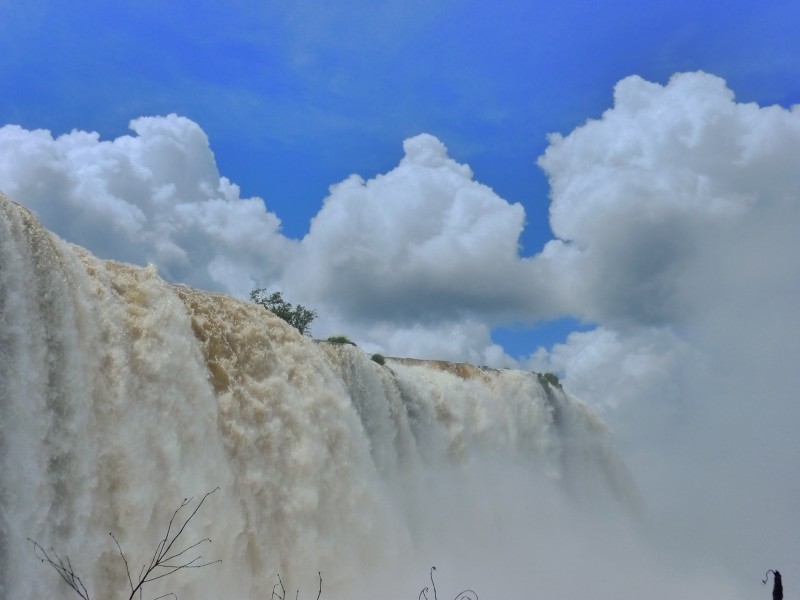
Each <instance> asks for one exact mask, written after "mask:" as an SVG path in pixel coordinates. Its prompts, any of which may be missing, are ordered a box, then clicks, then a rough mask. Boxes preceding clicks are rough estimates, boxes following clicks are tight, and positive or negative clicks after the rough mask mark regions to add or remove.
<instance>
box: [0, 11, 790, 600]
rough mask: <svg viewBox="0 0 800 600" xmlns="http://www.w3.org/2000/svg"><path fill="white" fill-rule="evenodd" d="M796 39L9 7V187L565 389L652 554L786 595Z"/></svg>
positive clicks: (336, 323)
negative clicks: (644, 522) (654, 542)
mask: <svg viewBox="0 0 800 600" xmlns="http://www.w3.org/2000/svg"><path fill="white" fill-rule="evenodd" d="M798 23H800V4H798V3H797V2H794V1H791V2H790V1H775V2H770V1H767V2H760V3H756V2H741V1H729V2H697V1H693V2H683V1H673V2H630V1H629V2H624V1H620V2H547V3H544V2H530V1H529V2H512V1H502V0H499V1H496V2H491V3H489V2H474V1H469V0H462V1H459V2H436V3H431V2H427V1H425V2H423V1H422V0H406V1H399V0H397V1H393V0H390V1H383V2H373V3H360V2H352V1H346V2H337V3H321V2H319V3H318V2H303V1H297V2H292V3H280V4H279V3H277V2H258V3H256V2H229V3H227V4H225V5H224V6H223V5H222V4H221V3H212V2H203V1H196V2H192V3H183V2H170V3H163V2H158V3H157V2H148V1H140V2H103V3H100V2H73V3H70V4H64V3H61V4H57V3H44V2H37V1H35V0H34V1H31V2H25V3H21V2H10V1H7V0H6V1H4V0H0V85H1V86H2V87H0V91H1V92H2V93H0V190H3V191H4V192H5V193H7V194H8V195H9V196H11V197H12V198H13V199H15V200H17V201H18V202H20V203H21V204H23V205H25V206H27V207H29V208H30V209H31V210H33V211H34V212H35V213H36V214H37V216H38V217H39V218H40V219H41V220H42V222H43V223H44V224H45V225H46V226H47V227H48V228H49V229H50V230H52V231H54V232H55V233H57V234H58V235H59V236H61V237H62V238H64V239H65V240H67V241H68V242H72V243H77V244H80V245H83V246H85V247H87V248H88V249H89V250H91V251H92V252H93V253H95V254H96V255H98V256H100V257H101V258H114V259H117V260H125V261H128V262H133V263H136V264H145V263H154V264H155V265H156V266H157V267H158V270H159V273H160V274H161V275H162V276H163V277H165V278H166V279H169V280H174V281H181V282H186V283H189V284H191V285H195V286H197V287H201V288H205V289H216V290H221V291H225V292H227V293H231V294H234V295H238V296H240V297H246V296H247V292H248V291H249V290H250V289H252V288H253V287H256V286H262V285H265V286H270V287H273V288H277V289H281V290H284V291H285V292H286V295H287V297H288V298H289V299H290V300H294V301H296V302H301V303H303V304H306V305H308V306H312V307H315V308H317V309H318V311H319V313H320V317H319V318H318V320H317V321H315V323H314V327H313V333H314V335H316V336H318V337H324V336H327V335H330V334H346V335H348V336H349V337H351V339H354V340H356V341H357V342H359V345H360V346H361V347H362V348H364V349H365V350H367V351H368V352H383V353H385V354H387V355H390V356H391V355H394V356H417V357H420V358H441V359H449V360H465V361H469V362H473V363H477V364H488V365H492V366H512V367H518V368H523V369H534V370H537V371H553V372H556V373H558V374H559V375H560V376H561V378H562V381H564V383H565V388H566V389H567V390H569V391H571V392H573V393H575V394H576V395H578V396H579V397H580V398H582V399H584V400H585V401H587V402H588V403H589V404H590V405H592V406H593V407H594V408H595V409H596V410H597V411H598V412H600V413H601V414H602V415H603V417H604V419H605V420H606V421H607V422H608V423H609V424H610V425H611V426H612V427H613V429H614V430H615V433H616V435H617V440H618V441H619V443H620V446H621V448H622V450H623V454H624V456H625V458H626V461H627V462H628V464H629V465H630V466H631V469H632V470H633V471H634V474H635V475H636V477H637V481H638V482H639V484H640V486H641V487H642V489H643V493H644V495H645V496H646V497H647V499H648V500H649V504H650V506H651V507H652V508H653V513H652V514H654V515H656V517H655V520H656V521H657V522H656V523H655V525H654V527H655V529H656V530H658V531H659V532H660V533H662V534H664V536H665V537H666V538H672V537H674V538H675V539H680V538H681V536H682V535H683V536H685V537H684V538H683V539H684V540H689V541H690V543H689V544H688V546H687V545H686V544H683V545H682V544H680V543H677V546H676V547H677V548H681V549H682V548H686V547H692V548H693V549H695V551H696V552H698V553H700V554H703V553H705V552H706V551H708V552H709V555H704V556H703V558H702V562H701V563H698V564H708V562H707V560H708V556H710V555H714V556H716V557H717V558H720V559H721V560H722V559H724V561H727V562H728V563H729V564H730V565H731V566H732V571H731V572H733V573H737V574H741V573H745V572H747V570H748V569H750V570H752V568H753V565H754V564H757V565H759V566H758V568H757V569H756V572H759V573H763V571H764V563H763V561H764V560H766V558H765V557H769V560H770V561H774V562H772V563H771V564H768V565H766V567H778V568H781V565H782V564H795V565H797V564H798V561H800V558H799V557H798V555H797V550H796V542H795V540H794V539H793V537H792V534H791V532H793V531H796V530H797V529H798V527H800V517H798V515H797V510H796V506H795V504H796V498H797V497H798V494H800V489H798V482H800V479H798V478H797V477H795V476H794V475H793V474H792V473H791V469H790V468H788V467H786V465H787V464H789V465H790V466H791V465H793V464H794V462H792V461H794V460H795V457H796V456H797V453H798V452H800V447H798V443H797V441H796V440H797V435H796V431H797V423H800V410H798V404H797V402H796V392H797V389H800V370H798V369H797V361H798V360H800V314H799V313H798V308H797V307H798V306H800V303H798V298H800V264H798V261H797V257H798V256H800V236H798V235H797V232H798V231H800V227H798V223H800V108H798V106H797V105H798V103H800V36H798V35H797V25H798ZM700 72H702V73H700ZM170 115H172V116H170ZM38 130H48V131H49V132H48V131H38ZM91 132H96V134H93V133H91ZM551 133H557V134H559V135H554V136H550V137H548V134H551ZM420 134H427V135H420ZM465 165H469V168H467V167H466V166H465ZM351 174H356V175H358V177H350V175H351ZM237 186H238V187H237ZM331 186H333V187H331ZM329 188H330V189H329ZM754 515H758V516H757V518H756V517H754ZM680 552H681V551H679V552H678V554H679V555H682V554H680ZM722 555H724V556H722ZM781 561H782V562H781ZM738 576H741V575H738ZM756 593H757V592H756ZM750 595H752V594H750Z"/></svg>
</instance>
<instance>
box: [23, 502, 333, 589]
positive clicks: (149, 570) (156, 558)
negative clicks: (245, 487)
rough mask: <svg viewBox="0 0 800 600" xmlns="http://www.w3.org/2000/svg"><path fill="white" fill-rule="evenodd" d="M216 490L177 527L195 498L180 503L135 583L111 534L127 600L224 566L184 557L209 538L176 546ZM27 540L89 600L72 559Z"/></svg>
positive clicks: (115, 539)
mask: <svg viewBox="0 0 800 600" xmlns="http://www.w3.org/2000/svg"><path fill="white" fill-rule="evenodd" d="M217 490H219V488H218V487H217V488H214V489H213V490H211V491H210V492H208V493H206V495H205V496H203V497H202V498H201V499H200V502H198V503H197V506H195V507H194V510H192V512H191V513H190V514H189V516H188V517H186V518H185V519H183V521H178V524H176V519H177V518H178V515H179V513H180V512H181V509H183V508H184V507H186V506H188V505H189V504H191V503H192V500H193V498H184V500H183V502H181V505H180V506H179V507H178V508H177V509H176V510H175V512H174V513H172V518H171V519H170V520H169V524H168V525H167V531H166V533H165V534H164V537H163V538H162V539H161V540H159V542H158V544H157V545H156V548H155V550H154V551H153V556H152V557H151V558H150V562H149V563H147V564H144V565H142V568H141V570H140V571H139V577H138V579H137V580H136V581H135V582H134V579H133V577H132V575H131V570H130V566H129V565H128V559H127V558H125V553H124V552H123V551H122V546H121V545H120V543H119V540H117V538H116V537H115V536H114V534H113V533H109V534H108V535H110V536H111V539H113V540H114V543H115V544H116V545H117V550H119V555H120V558H122V562H123V564H124V565H125V574H126V575H127V577H128V585H129V586H130V588H131V593H130V596H128V600H133V598H134V597H135V596H136V595H137V592H138V595H139V598H140V600H141V598H142V594H143V588H144V585H145V584H146V583H150V582H152V581H156V580H157V579H161V578H163V577H167V576H169V575H172V574H173V573H176V572H177V571H180V570H182V569H199V568H201V567H207V566H209V565H213V564H215V563H219V562H222V561H221V560H213V561H211V562H202V558H203V557H202V555H199V554H198V555H197V556H195V557H194V558H191V559H190V558H187V557H185V556H184V555H185V554H186V553H187V552H191V551H192V550H194V549H195V548H197V547H199V546H200V545H201V544H203V543H205V542H208V543H211V539H210V538H204V539H202V540H199V541H197V542H195V543H193V544H189V545H188V546H186V547H185V548H182V549H181V545H180V544H177V542H178V538H180V537H181V534H183V532H184V530H185V529H186V526H187V525H188V524H189V521H191V520H192V519H193V518H194V516H195V515H196V514H197V511H199V510H200V507H201V506H203V503H204V502H205V501H206V498H208V497H209V496H210V495H211V494H213V493H214V492H216V491H217ZM28 540H29V541H30V542H31V543H32V544H33V548H34V552H35V553H36V556H37V558H39V559H40V560H41V561H42V562H45V561H47V562H48V563H49V564H50V566H51V567H53V568H54V569H55V570H56V572H57V573H58V574H59V575H60V576H61V579H63V580H64V581H65V582H66V584H67V585H68V586H70V587H71V588H72V589H73V590H74V591H75V593H76V594H78V596H80V597H81V598H83V600H89V592H88V591H87V590H86V586H84V584H83V582H82V581H81V578H80V577H78V575H77V574H76V573H75V570H74V569H73V568H72V564H71V563H70V561H69V558H67V557H65V558H63V559H62V558H61V557H60V556H59V555H58V553H57V552H56V551H55V550H54V549H53V548H50V552H49V553H48V552H47V550H45V549H44V548H43V547H42V546H41V545H39V544H38V543H37V542H35V541H34V540H31V539H30V538H28ZM176 544H177V545H176ZM320 589H321V583H320ZM167 596H172V597H173V598H175V599H176V600H177V596H176V595H175V594H173V593H172V592H169V593H167V594H164V595H162V596H159V597H158V598H155V600H161V599H162V598H166V597H167ZM281 600H283V599H281ZM318 600H319V599H318Z"/></svg>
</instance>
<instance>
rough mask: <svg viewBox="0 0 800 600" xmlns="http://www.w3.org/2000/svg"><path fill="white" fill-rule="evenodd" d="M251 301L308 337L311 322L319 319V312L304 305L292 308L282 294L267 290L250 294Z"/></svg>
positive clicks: (262, 289) (257, 290) (263, 289)
mask: <svg viewBox="0 0 800 600" xmlns="http://www.w3.org/2000/svg"><path fill="white" fill-rule="evenodd" d="M250 300H252V301H253V302H255V303H256V304H260V305H261V306H263V307H264V308H266V309H267V310H268V311H270V312H272V313H274V314H275V315H277V316H279V317H280V318H281V319H283V320H284V321H286V322H287V323H289V325H291V326H292V327H294V328H295V329H297V331H299V332H300V333H302V334H303V335H308V333H309V331H308V328H309V327H310V326H311V322H312V321H313V320H314V319H316V318H317V311H315V310H311V309H309V308H306V307H305V306H303V305H302V304H298V305H297V306H292V304H291V302H286V300H284V299H283V296H282V295H281V293H280V292H272V293H271V294H270V293H269V292H268V291H267V288H258V289H256V290H253V291H252V292H250Z"/></svg>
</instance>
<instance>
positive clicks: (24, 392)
mask: <svg viewBox="0 0 800 600" xmlns="http://www.w3.org/2000/svg"><path fill="white" fill-rule="evenodd" d="M0 422H1V423H2V428H1V429H0V450H1V451H2V454H1V455H0V456H1V457H2V458H1V459H0V460H1V461H2V474H1V475H0V508H1V509H2V514H1V518H0V596H1V597H3V598H55V597H68V596H69V594H70V593H71V592H70V590H68V589H67V588H66V586H64V584H63V582H61V581H60V580H59V579H58V577H57V575H56V574H55V572H52V571H51V570H50V569H49V568H48V567H47V566H46V565H45V566H43V565H42V564H41V563H40V562H39V561H38V560H36V557H35V555H34V552H33V548H32V547H31V544H30V543H29V542H28V541H27V538H31V539H34V540H36V541H38V542H39V543H41V544H42V545H43V546H45V547H48V548H49V547H51V546H52V547H54V548H55V549H56V550H57V551H58V552H59V553H60V554H61V555H62V556H64V555H68V556H69V557H70V559H71V562H72V564H73V566H74V567H75V570H76V572H78V573H79V574H80V575H81V576H82V578H83V581H84V583H86V586H87V588H89V591H90V593H91V594H92V597H95V598H116V597H123V594H124V590H125V589H126V588H127V586H128V582H127V577H126V575H125V571H124V566H123V564H122V562H121V559H120V556H119V552H118V550H117V548H116V546H115V545H114V543H113V540H111V539H110V538H109V536H108V533H109V532H113V533H114V535H115V537H116V538H117V539H118V540H120V543H121V545H122V547H123V549H124V551H125V554H126V556H127V557H128V560H129V561H130V562H131V563H132V569H131V570H132V571H138V565H140V564H141V563H143V562H145V560H146V559H147V558H148V557H149V555H150V554H151V553H152V551H153V549H154V547H155V544H156V543H157V541H158V540H159V539H160V538H161V537H162V536H163V535H164V529H165V527H166V523H167V521H168V519H169V517H170V515H171V514H172V512H173V511H174V510H175V508H177V506H178V504H179V503H180V501H181V500H182V499H183V498H184V497H186V496H190V495H195V496H202V495H203V494H204V493H205V492H207V491H210V490H211V489H213V488H215V487H217V486H219V487H220V488H221V490H220V492H218V493H216V494H214V496H212V497H210V498H209V499H208V500H207V503H206V505H204V507H203V510H202V511H200V512H198V514H197V516H196V517H195V519H194V520H193V521H192V523H191V526H192V531H191V534H192V535H194V536H195V538H197V539H200V538H202V537H209V538H211V539H212V540H213V543H212V544H210V545H204V546H203V548H202V554H203V556H204V559H209V560H214V559H218V558H219V559H222V561H223V562H222V564H216V565H212V566H209V567H206V568H204V569H200V570H194V571H184V572H180V573H176V574H175V575H174V576H171V577H169V578H165V579H164V580H162V581H160V582H157V583H154V584H153V586H152V589H148V590H147V595H148V597H156V596H159V595H160V594H163V593H166V592H167V591H171V592H175V593H177V594H178V596H179V597H180V598H201V599H202V598H267V597H269V594H270V593H271V590H272V588H273V585H274V584H275V583H276V581H277V580H276V574H278V573H280V575H281V577H282V579H283V581H284V582H286V583H287V588H289V587H291V588H292V589H294V587H299V588H300V589H301V590H303V592H302V593H301V597H303V596H308V595H309V594H312V593H313V594H316V589H317V585H318V582H317V579H316V578H317V572H318V571H319V572H322V577H323V579H324V581H325V583H324V592H323V597H324V598H334V597H350V598H358V597H375V596H377V595H381V596H382V597H397V598H415V597H416V594H417V593H418V591H419V589H420V588H421V587H422V585H426V584H428V583H429V582H428V579H427V574H428V567H429V566H430V565H431V564H437V565H438V566H439V572H440V573H441V577H442V582H443V583H442V587H444V586H445V584H446V582H447V577H448V576H449V577H451V580H452V582H453V585H456V586H459V585H460V586H462V587H467V586H473V587H477V586H478V585H480V584H483V585H486V586H497V587H494V588H493V589H487V590H486V593H487V594H489V596H490V597H491V596H494V597H501V595H500V594H499V592H504V593H505V596H502V597H513V596H514V594H515V593H516V596H517V597H529V594H528V592H529V591H530V590H529V589H527V588H526V586H528V585H529V584H530V583H531V582H533V581H540V582H541V586H540V588H539V589H540V590H541V591H542V592H544V593H546V592H548V590H550V591H551V592H552V591H553V590H554V589H555V588H554V587H553V585H554V581H555V580H556V579H555V578H554V577H552V576H551V572H552V571H553V570H554V569H555V568H556V567H557V564H558V563H559V561H561V560H562V558H563V557H565V556H568V557H570V559H571V560H578V559H579V557H581V556H583V557H584V558H586V560H587V561H588V560H590V558H589V557H590V556H591V557H596V556H597V555H599V554H602V550H601V551H600V552H599V553H597V554H592V551H589V550H586V548H587V547H588V546H592V544H593V542H592V540H594V539H596V538H595V537H593V536H594V535H595V534H597V533H598V532H597V531H593V530H592V525H591V523H592V522H593V521H592V518H590V517H589V516H587V515H588V514H589V513H591V512H593V511H594V510H595V509H596V508H597V507H599V506H603V507H611V506H613V507H616V508H615V509H614V510H617V509H619V513H620V514H623V513H625V512H626V511H627V510H628V509H630V508H631V507H632V506H633V505H635V503H636V502H635V494H634V492H633V491H632V488H631V486H630V484H629V483H628V481H627V477H626V475H625V473H624V469H622V467H621V466H620V463H619V461H618V460H617V458H616V456H615V454H614V451H613V448H612V445H611V441H610V436H609V434H608V432H607V430H606V428H605V427H604V426H603V425H602V424H601V422H600V421H599V420H598V419H597V418H596V417H595V416H594V415H593V414H592V413H591V411H590V410H589V409H588V408H587V407H586V406H585V405H583V404H582V403H581V402H580V401H578V400H576V399H575V398H573V397H572V396H570V395H569V394H567V393H565V392H563V391H562V390H561V389H559V388H558V387H556V386H552V385H549V384H543V383H542V381H540V380H539V378H537V377H536V375H535V374H531V373H524V372H519V371H511V370H493V369H486V368H477V367H473V366H469V365H463V364H453V363H444V362H434V361H415V360H408V359H406V360H403V359H392V358H387V359H386V363H385V365H379V364H377V363H375V362H373V361H371V360H370V359H369V358H368V357H367V356H366V355H365V354H364V353H363V352H362V351H361V350H359V349H358V348H355V347H353V346H349V345H333V344H329V343H324V342H315V341H313V340H311V339H309V338H306V337H303V336H301V335H300V334H298V333H297V332H296V331H295V330H294V329H293V328H291V327H290V326H288V325H287V324H286V323H284V322H283V321H282V320H280V319H279V318H277V317H275V316H274V315H272V314H271V313H269V312H267V311H265V310H264V309H263V308H262V307H260V306H257V305H254V304H248V303H244V302H241V301H238V300H235V299H233V298H230V297H226V296H223V295H219V294H212V293H205V292H199V291H197V290H193V289H190V288H187V287H183V286H174V285H170V284H167V283H165V282H164V281H162V280H161V279H160V278H159V277H158V275H157V274H156V272H155V270H154V269H153V268H140V267H133V266H129V265H123V264H119V263H114V262H106V261H101V260H98V259H96V258H94V257H93V256H91V255H90V254H89V253H87V252H86V251H84V250H83V249H81V248H78V247H75V246H71V245H69V244H67V243H65V242H63V241H61V240H60V239H58V238H57V237H55V236H53V235H52V234H50V233H49V232H47V231H46V230H44V229H43V228H42V226H41V225H40V224H39V223H38V222H37V221H36V219H35V218H34V217H33V216H32V215H31V214H30V213H29V212H28V211H27V210H25V209H24V208H22V207H20V206H19V205H16V204H14V203H12V202H10V201H9V200H8V199H7V198H5V197H2V196H0ZM602 510H603V511H606V509H605V508H603V509H602ZM603 514H604V515H605V516H606V517H608V515H611V514H616V513H614V512H613V511H612V510H609V511H608V512H603ZM608 518H610V517H608ZM621 522H622V521H620V522H615V524H614V525H611V526H609V527H610V528H611V529H615V530H616V531H617V532H619V531H620V530H619V527H621V525H620V523H621ZM573 534H574V535H573ZM620 535H622V534H620ZM565 538H569V539H566V541H565ZM572 538H574V539H572ZM597 544H600V542H597ZM584 552H588V554H585V555H584V554H582V553H584ZM134 567H136V568H134ZM512 573H513V575H512ZM514 577H519V583H518V585H516V587H515V584H512V583H510V582H511V580H512V579H513V578H514ZM503 586H506V587H505V589H500V588H502V587H503ZM548 586H550V587H548ZM459 589H461V588H459ZM523 590H524V591H523ZM455 591H458V590H455ZM124 597H127V596H126V595H125V596H124ZM542 597H544V596H542ZM560 597H563V598H566V597H572V596H569V594H567V593H563V594H562V595H561V596H560Z"/></svg>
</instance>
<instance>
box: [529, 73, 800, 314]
mask: <svg viewBox="0 0 800 600" xmlns="http://www.w3.org/2000/svg"><path fill="white" fill-rule="evenodd" d="M799 144H800V110H798V109H797V107H795V108H793V109H791V110H786V109H783V108H780V107H775V106H773V107H767V108H761V107H759V106H757V105H756V104H739V103H736V102H735V101H734V96H733V92H732V91H731V90H730V89H728V88H727V87H726V85H725V82H724V81H723V80H722V79H719V78H717V77H714V76H711V75H708V74H705V73H686V74H679V75H676V76H675V77H673V78H672V79H671V80H670V82H669V83H668V84H667V85H666V86H661V85H659V84H655V83H650V82H646V81H644V80H642V79H641V78H639V77H629V78H627V79H624V80H622V81H621V82H620V83H618V84H617V86H616V88H615V92H614V107H613V108H612V109H609V110H608V111H607V112H606V113H605V114H604V115H603V116H602V118H601V119H599V120H596V121H589V122H588V123H586V124H585V125H583V126H582V127H579V128H577V129H576V130H575V131H573V132H572V133H570V134H569V135H568V136H566V137H562V136H560V135H553V136H551V138H550V146H549V148H548V149H547V151H546V152H545V154H544V156H542V157H541V158H540V160H539V164H540V165H541V166H542V168H543V169H544V170H545V171H546V173H547V175H548V178H549V180H550V184H551V193H552V205H551V211H550V215H551V225H552V228H553V231H554V233H555V235H556V236H557V237H558V240H555V241H553V242H551V243H550V244H549V246H548V248H547V254H548V260H558V261H561V262H562V264H563V265H564V267H565V268H564V269H563V270H562V272H565V273H567V275H565V277H564V278H563V281H562V285H563V286H564V287H565V288H568V289H569V290H570V291H571V296H572V297H573V298H577V299H579V304H578V305H576V306H574V310H575V311H576V312H578V314H579V315H580V316H582V317H583V318H586V319H588V320H592V321H600V322H605V323H611V324H614V325H616V326H624V325H631V324H633V325H645V326H651V325H665V324H674V323H683V322H685V321H686V320H688V319H691V318H692V317H693V316H695V315H696V314H697V313H698V312H700V313H703V312H705V311H704V309H705V307H706V306H707V304H708V302H709V300H710V298H709V296H708V295H707V294H712V293H713V290H711V289H708V287H709V286H708V285H704V286H703V287H704V288H706V293H704V294H698V293H697V286H698V285H702V284H703V281H704V280H705V281H707V280H706V277H707V276H708V274H709V273H712V272H714V273H718V275H715V277H714V280H715V281H717V285H718V286H725V285H727V284H726V283H725V282H723V281H721V279H728V280H733V279H735V278H736V277H737V271H738V270H741V266H742V263H734V261H731V260H729V259H728V256H727V255H726V254H727V250H729V251H731V252H736V253H737V254H740V253H741V246H740V244H742V243H748V242H749V243H751V244H754V245H753V246H751V247H750V248H748V250H747V252H748V253H753V254H754V255H761V248H760V247H758V245H759V244H762V243H763V242H759V240H766V239H769V238H770V237H771V235H772V234H771V232H770V227H771V225H770V223H772V222H773V221H774V218H778V219H786V218H789V219H795V222H796V218H797V211H798V202H797V198H798V194H800V175H799V174H800V154H798V152H797V148H798V145H799ZM760 226H763V227H764V229H762V230H757V231H756V232H755V234H754V233H753V228H754V227H760ZM721 245H722V246H726V247H728V248H727V250H726V251H723V252H720V251H719V247H720V246H721ZM714 256H716V257H717V258H716V259H712V257H714ZM711 260H714V264H711V262H710V261H711ZM772 261H779V262H780V263H788V262H790V261H791V259H789V258H788V257H787V256H786V255H785V254H784V255H782V256H781V255H775V256H773V257H771V259H770V262H772ZM786 266H788V265H786ZM728 283H730V281H729V282H728ZM718 292H722V290H721V289H720V290H718ZM719 295H721V294H719V293H717V294H714V298H715V300H724V298H721V297H720V298H718V297H717V296H719Z"/></svg>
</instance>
